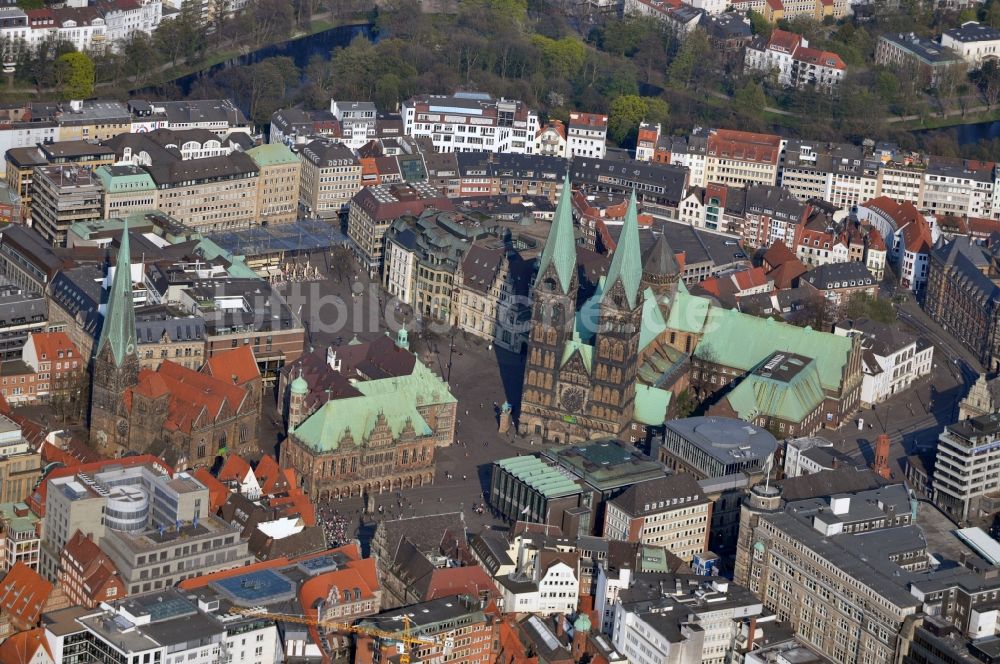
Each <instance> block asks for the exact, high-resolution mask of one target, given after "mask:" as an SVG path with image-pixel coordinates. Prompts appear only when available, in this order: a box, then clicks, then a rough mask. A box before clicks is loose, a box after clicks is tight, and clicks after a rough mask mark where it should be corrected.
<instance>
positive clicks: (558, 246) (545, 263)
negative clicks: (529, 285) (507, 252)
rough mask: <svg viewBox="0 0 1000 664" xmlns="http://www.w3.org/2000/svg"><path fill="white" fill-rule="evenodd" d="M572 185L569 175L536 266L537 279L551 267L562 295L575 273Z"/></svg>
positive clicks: (564, 181) (566, 290)
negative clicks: (557, 279) (553, 269)
mask: <svg viewBox="0 0 1000 664" xmlns="http://www.w3.org/2000/svg"><path fill="white" fill-rule="evenodd" d="M572 199H573V185H572V184H570V181H569V173H568V172H567V173H566V179H565V180H563V187H562V193H561V194H560V195H559V204H558V205H557V206H556V216H555V218H554V219H553V220H552V229H551V230H550V231H549V237H548V239H547V240H546V241H545V248H544V249H542V258H541V261H540V262H539V264H538V278H539V279H540V278H542V275H544V274H545V271H546V270H548V269H549V266H550V265H551V266H553V267H554V268H555V271H556V276H557V277H558V278H559V285H560V286H561V287H562V292H563V293H569V289H570V285H571V284H572V281H573V273H574V272H576V239H575V236H574V231H573V203H572Z"/></svg>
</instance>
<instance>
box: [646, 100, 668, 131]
mask: <svg viewBox="0 0 1000 664" xmlns="http://www.w3.org/2000/svg"><path fill="white" fill-rule="evenodd" d="M642 99H643V101H644V102H646V116H645V118H643V119H644V120H645V121H646V122H650V123H652V124H658V125H661V126H664V127H665V126H666V125H667V121H668V120H669V119H670V104H668V103H667V102H665V101H664V100H663V99H660V98H659V97H643V98H642Z"/></svg>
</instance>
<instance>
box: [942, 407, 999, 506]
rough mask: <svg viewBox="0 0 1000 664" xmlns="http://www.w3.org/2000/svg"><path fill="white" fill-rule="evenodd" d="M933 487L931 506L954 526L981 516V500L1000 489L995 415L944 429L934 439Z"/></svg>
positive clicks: (997, 422) (997, 432) (997, 429)
mask: <svg viewBox="0 0 1000 664" xmlns="http://www.w3.org/2000/svg"><path fill="white" fill-rule="evenodd" d="M933 487H934V492H933V495H934V497H933V500H934V503H935V504H936V505H937V506H938V507H940V508H941V509H942V510H943V511H944V512H946V513H947V514H948V516H950V517H951V518H952V519H953V520H954V521H956V522H957V523H959V524H963V523H966V522H968V521H970V520H972V519H978V518H980V517H981V516H985V514H980V505H981V503H982V501H983V499H984V497H985V496H986V495H987V494H995V493H996V491H997V490H998V489H1000V421H998V420H997V418H996V416H995V415H993V414H987V415H980V416H979V417H974V418H972V419H969V420H962V421H961V422H958V423H956V424H949V425H948V426H947V427H945V430H944V431H943V432H942V433H941V435H940V436H939V437H938V444H937V458H936V460H935V462H934V479H933ZM990 502H993V501H990ZM989 511H992V509H991V510H989Z"/></svg>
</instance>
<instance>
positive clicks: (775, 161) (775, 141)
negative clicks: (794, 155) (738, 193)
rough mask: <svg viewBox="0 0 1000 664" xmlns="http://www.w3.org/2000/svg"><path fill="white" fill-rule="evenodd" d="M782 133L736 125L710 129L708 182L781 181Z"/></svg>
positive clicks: (740, 185) (745, 183) (706, 175)
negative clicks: (764, 131) (743, 128)
mask: <svg viewBox="0 0 1000 664" xmlns="http://www.w3.org/2000/svg"><path fill="white" fill-rule="evenodd" d="M781 144H782V141H781V137H780V136H776V135H774V134H757V133H753V132H748V131H736V130H733V129H711V130H709V132H708V145H707V154H706V157H705V182H713V183H717V184H725V185H728V186H734V187H746V186H748V185H751V184H761V185H770V186H773V185H775V184H777V182H778V171H779V161H780V157H781Z"/></svg>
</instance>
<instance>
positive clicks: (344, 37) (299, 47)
mask: <svg viewBox="0 0 1000 664" xmlns="http://www.w3.org/2000/svg"><path fill="white" fill-rule="evenodd" d="M358 36H364V37H367V38H369V39H372V38H373V37H374V34H373V31H372V26H371V25H368V24H360V25H341V26H338V27H336V28H330V29H329V30H323V31H322V32H317V33H315V34H311V35H306V36H305V37H299V38H298V39H290V40H288V41H283V42H279V43H277V44H271V45H269V46H265V47H263V48H260V49H257V50H256V51H250V52H248V53H244V54H242V55H238V56H235V57H233V58H230V59H228V60H226V61H224V62H220V63H218V64H215V65H212V66H211V67H208V68H206V69H202V70H200V71H197V72H194V73H192V74H188V75H186V76H181V77H180V78H177V79H174V80H173V81H172V83H173V84H174V85H176V86H177V87H178V88H179V89H180V91H181V93H183V94H184V95H185V96H186V95H187V94H188V93H190V91H191V86H192V85H194V83H195V82H196V81H197V80H198V79H200V78H202V77H205V76H211V75H212V74H214V73H216V72H219V71H222V70H223V69H229V68H230V67H238V66H240V65H252V64H254V63H257V62H260V61H261V60H265V59H267V58H273V57H290V58H292V60H294V61H295V65H296V66H297V67H299V68H304V67H305V66H306V65H307V64H309V60H310V59H311V58H312V57H313V56H314V55H319V56H321V57H324V58H329V57H330V52H331V51H333V49H335V48H338V47H342V46H347V45H348V44H350V43H351V40H353V39H354V38H355V37H358ZM157 87H158V86H152V87H148V88H142V89H140V90H133V92H132V94H133V95H134V96H137V97H141V96H143V94H144V93H145V94H155V93H156V91H157Z"/></svg>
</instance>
